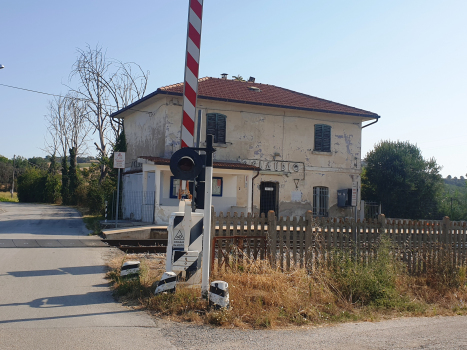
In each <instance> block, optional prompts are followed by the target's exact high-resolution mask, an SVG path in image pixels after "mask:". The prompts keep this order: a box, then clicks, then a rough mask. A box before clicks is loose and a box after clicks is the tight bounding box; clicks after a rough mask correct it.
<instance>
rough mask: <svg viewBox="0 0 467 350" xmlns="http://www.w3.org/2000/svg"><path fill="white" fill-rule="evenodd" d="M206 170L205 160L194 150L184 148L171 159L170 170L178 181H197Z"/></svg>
mask: <svg viewBox="0 0 467 350" xmlns="http://www.w3.org/2000/svg"><path fill="white" fill-rule="evenodd" d="M204 168H205V160H204V158H203V157H202V156H200V155H199V154H198V152H196V151H195V150H194V149H192V148H188V147H185V148H182V149H179V150H178V151H177V152H175V153H174V154H173V155H172V157H171V158H170V170H171V171H172V174H173V176H174V177H175V178H176V179H180V180H191V181H193V180H195V179H196V178H197V177H198V175H199V174H200V173H201V172H202V171H203V170H204Z"/></svg>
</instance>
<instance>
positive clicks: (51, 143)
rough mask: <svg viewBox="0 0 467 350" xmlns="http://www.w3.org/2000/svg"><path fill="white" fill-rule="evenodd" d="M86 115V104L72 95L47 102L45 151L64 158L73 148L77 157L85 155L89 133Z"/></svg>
mask: <svg viewBox="0 0 467 350" xmlns="http://www.w3.org/2000/svg"><path fill="white" fill-rule="evenodd" d="M86 113H87V107H86V103H84V102H83V101H81V100H79V99H77V98H76V96H74V95H73V94H68V95H66V96H64V97H55V98H54V99H53V100H51V101H49V113H48V115H46V117H45V118H46V121H47V124H48V125H47V132H48V136H49V137H48V138H46V141H45V150H46V151H47V152H48V153H50V154H51V155H55V154H57V153H58V155H59V156H61V157H65V156H66V154H67V152H68V150H69V149H70V148H75V149H76V153H77V155H83V154H85V153H86V151H87V144H86V141H87V137H88V135H89V132H90V131H91V125H89V123H88V118H87V115H86Z"/></svg>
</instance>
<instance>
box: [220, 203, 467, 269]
mask: <svg viewBox="0 0 467 350" xmlns="http://www.w3.org/2000/svg"><path fill="white" fill-rule="evenodd" d="M211 217H212V226H211V227H212V232H211V235H212V263H213V265H212V266H216V267H217V268H228V267H232V266H236V265H237V263H238V262H239V261H242V260H243V259H249V260H258V259H262V260H263V259H268V260H269V262H270V263H271V265H272V266H278V267H280V268H281V269H283V270H290V269H291V268H294V267H302V268H307V269H309V270H313V269H315V268H317V267H318V266H319V265H320V264H325V263H327V262H329V260H330V259H332V258H333V256H334V254H335V253H336V252H339V251H345V252H347V253H349V254H352V256H353V257H355V258H357V259H360V260H361V261H363V262H369V261H370V260H372V259H373V258H375V256H376V254H377V247H378V243H379V240H380V237H381V234H383V233H385V234H386V235H387V236H388V237H389V239H390V240H391V242H392V248H391V252H392V254H394V255H395V256H396V257H397V258H399V259H401V261H403V262H405V263H406V264H407V268H408V271H409V272H411V273H420V272H424V271H426V269H427V266H430V265H433V264H439V263H443V264H446V263H449V264H452V265H454V266H465V265H466V258H467V223H466V222H452V221H450V220H449V218H447V217H445V218H444V219H443V220H441V221H435V220H432V221H411V220H395V219H386V218H385V216H384V215H380V216H379V217H378V219H372V220H364V221H360V220H358V221H354V220H348V219H345V220H344V219H337V218H313V216H312V212H310V211H309V212H307V213H306V215H305V217H294V218H290V217H280V218H277V217H276V216H275V215H274V212H272V211H271V212H269V213H268V216H267V217H266V216H265V215H264V214H263V215H257V214H254V215H252V214H250V213H249V214H247V215H244V214H243V213H242V214H240V215H237V214H236V213H234V214H233V215H230V213H227V214H226V215H224V214H223V213H222V212H221V213H219V215H217V214H216V213H215V212H214V210H212V216H211ZM214 263H216V264H214Z"/></svg>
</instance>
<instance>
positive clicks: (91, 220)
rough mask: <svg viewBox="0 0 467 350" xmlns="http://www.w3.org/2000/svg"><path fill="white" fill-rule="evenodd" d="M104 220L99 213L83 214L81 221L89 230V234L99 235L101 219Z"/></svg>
mask: <svg viewBox="0 0 467 350" xmlns="http://www.w3.org/2000/svg"><path fill="white" fill-rule="evenodd" d="M102 220H104V218H103V217H102V216H99V215H83V221H84V224H85V225H86V228H87V229H88V230H90V231H91V232H90V233H89V234H90V235H100V234H101V233H102V227H101V223H100V222H101V221H102Z"/></svg>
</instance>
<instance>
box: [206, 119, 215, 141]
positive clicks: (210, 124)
mask: <svg viewBox="0 0 467 350" xmlns="http://www.w3.org/2000/svg"><path fill="white" fill-rule="evenodd" d="M206 118H207V123H206V135H214V142H217V133H216V130H217V128H216V124H217V123H216V114H215V113H210V114H207V115H206Z"/></svg>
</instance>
